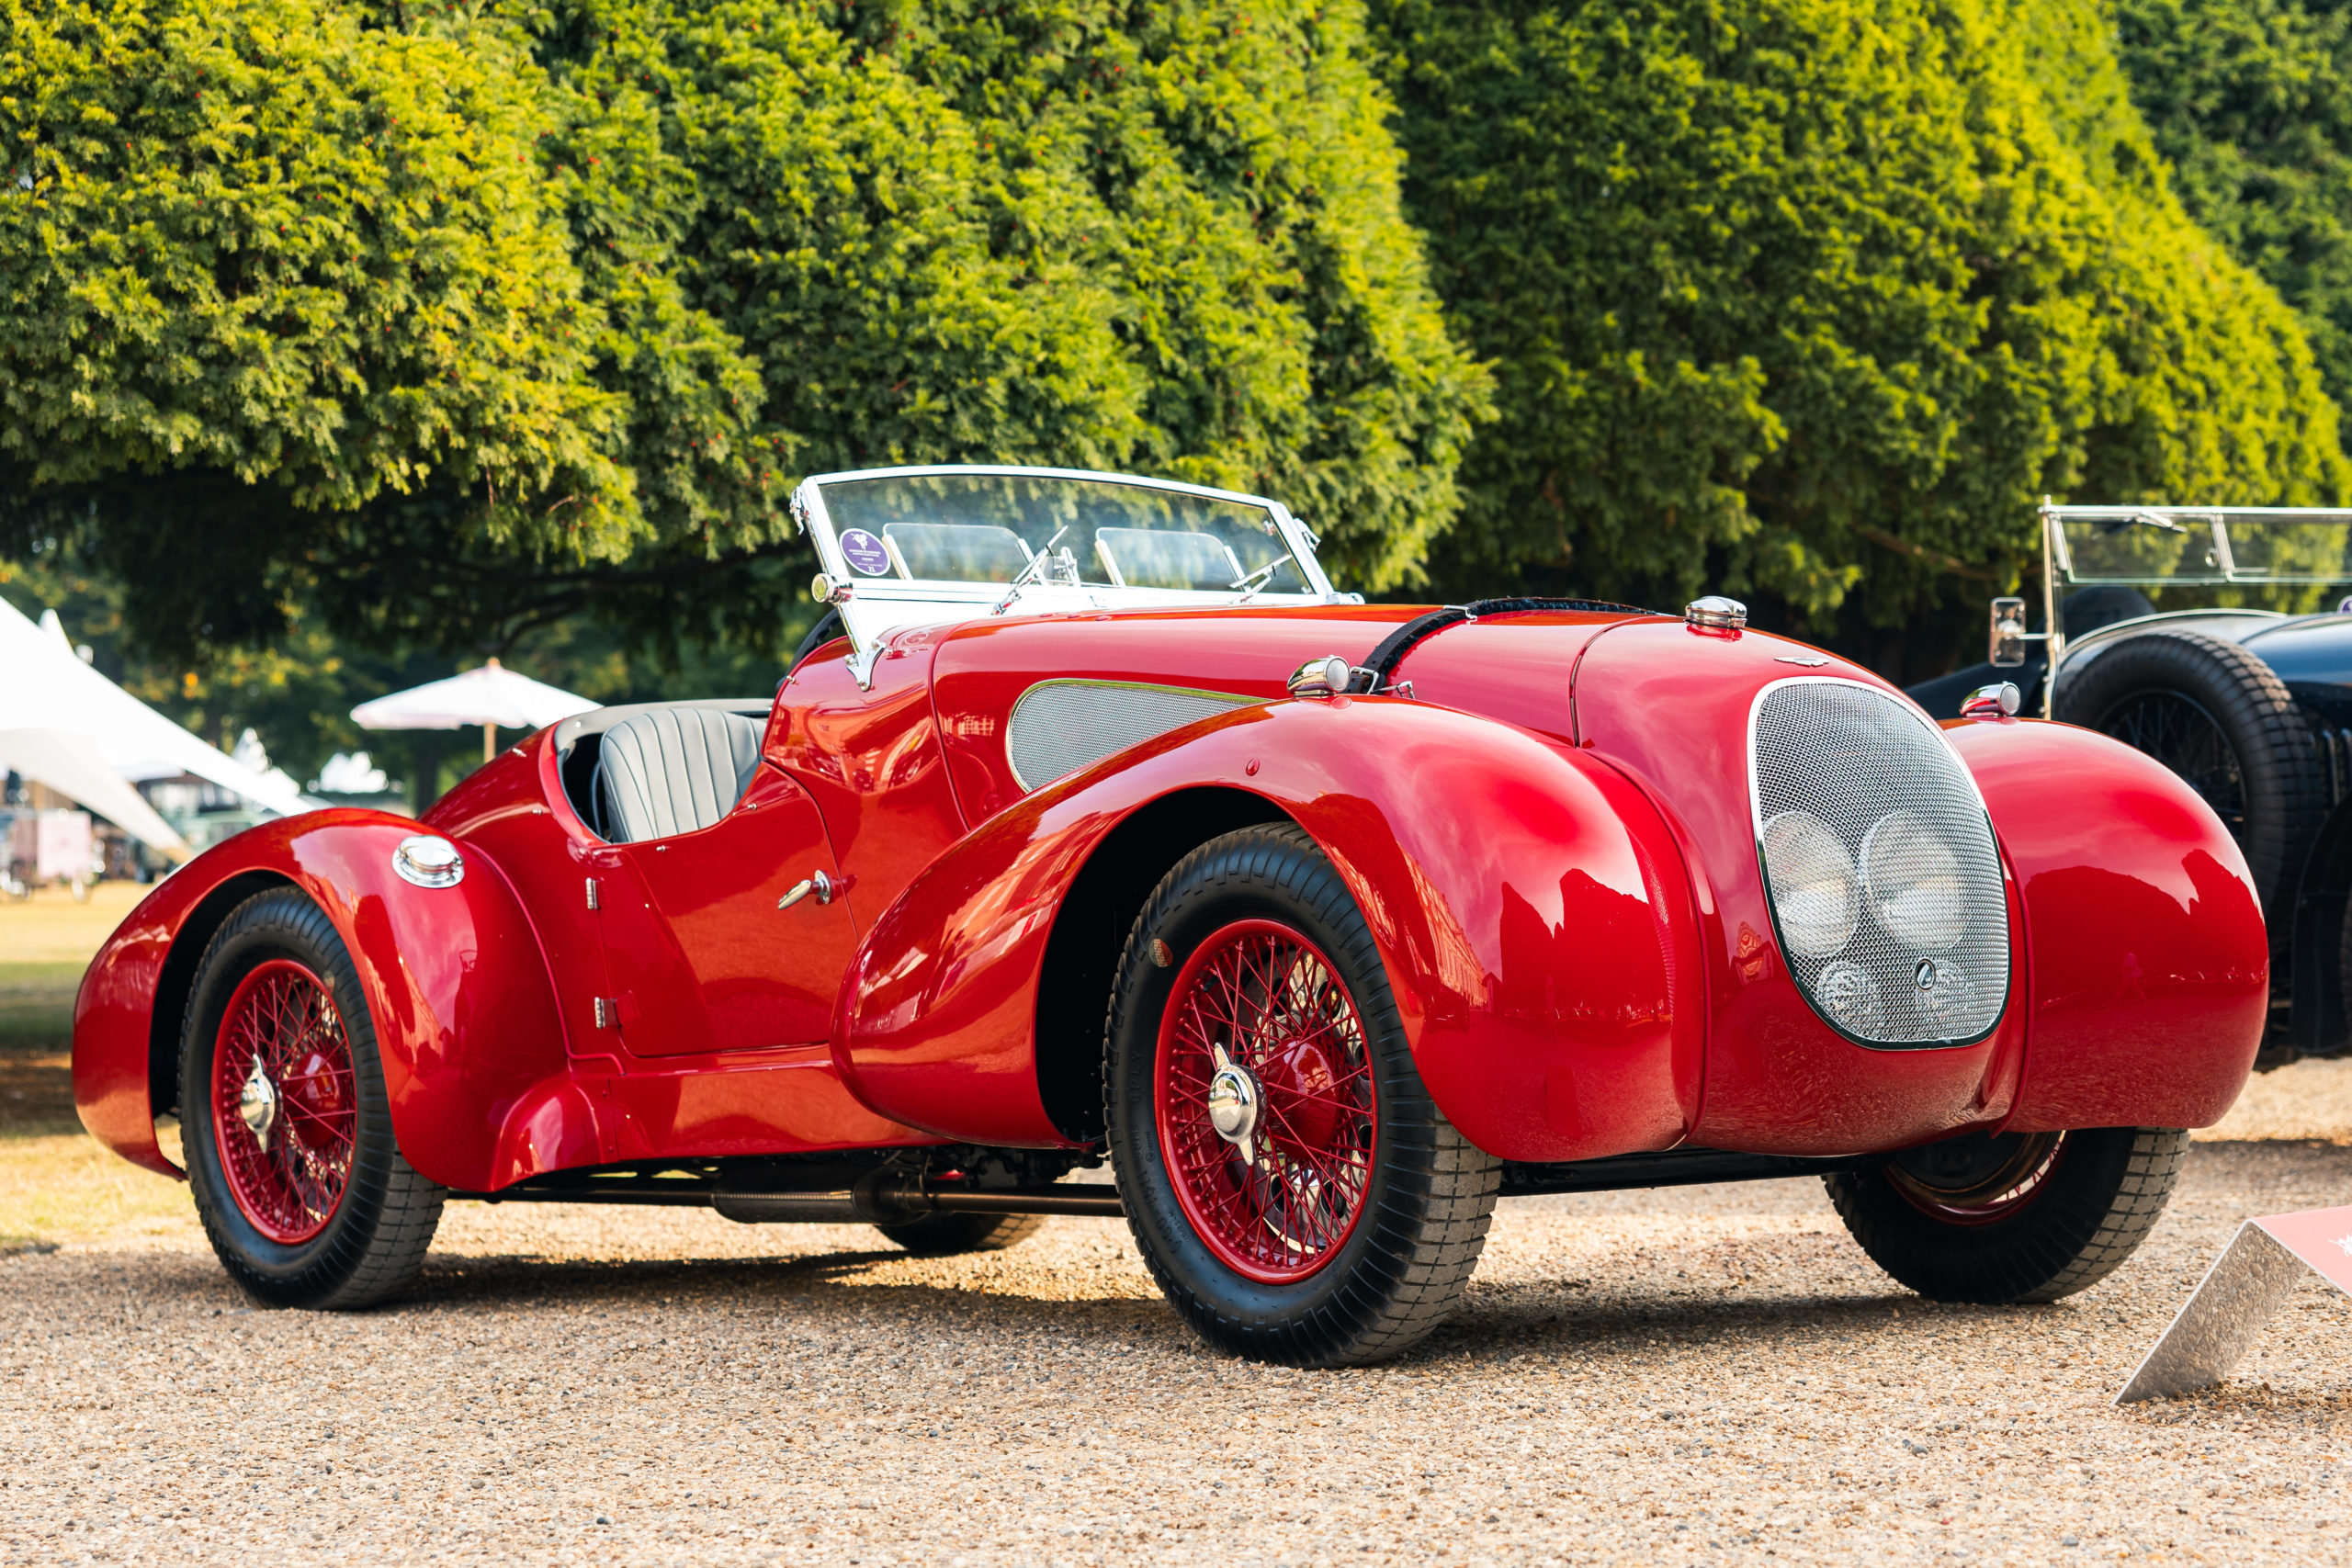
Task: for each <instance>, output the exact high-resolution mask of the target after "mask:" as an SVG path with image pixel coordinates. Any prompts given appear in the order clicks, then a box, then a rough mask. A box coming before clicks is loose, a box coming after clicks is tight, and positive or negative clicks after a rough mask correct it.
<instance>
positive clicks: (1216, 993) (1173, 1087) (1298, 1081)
mask: <svg viewBox="0 0 2352 1568" xmlns="http://www.w3.org/2000/svg"><path fill="white" fill-rule="evenodd" d="M1153 1099H1154V1102H1155V1105H1156V1108H1157V1112H1158V1125H1159V1141H1160V1148H1161V1150H1162V1153H1163V1157H1164V1158H1165V1159H1166V1161H1167V1166H1168V1170H1169V1174H1170V1178H1171V1180H1172V1182H1173V1185H1174V1187H1175V1190H1176V1195H1177V1200H1178V1201H1179V1202H1180V1203H1182V1206H1183V1210H1184V1213H1185V1217H1186V1218H1187V1219H1189V1220H1190V1221H1191V1222H1192V1224H1193V1229H1194V1230H1195V1231H1196V1232H1197V1233H1198V1234H1199V1235H1200V1237H1201V1239H1202V1240H1203V1241H1204V1242H1205V1243H1206V1244H1207V1246H1208V1247H1209V1248H1210V1250H1211V1251H1213V1252H1214V1253H1216V1256H1217V1258H1218V1259H1219V1260H1220V1261H1221V1262H1223V1263H1224V1264H1225V1265H1226V1267H1227V1268H1229V1269H1232V1270H1233V1271H1234V1272H1236V1273H1238V1274H1240V1275H1242V1276H1244V1277H1245V1278H1248V1279H1251V1280H1260V1281H1261V1282H1264V1283H1268V1284H1280V1283H1286V1282H1288V1281H1292V1280H1304V1279H1306V1278H1307V1277H1308V1276H1309V1275H1312V1274H1314V1273H1315V1272H1316V1271H1317V1270H1318V1269H1322V1268H1323V1267H1324V1266H1325V1265H1326V1264H1327V1263H1329V1261H1330V1260H1331V1258H1332V1257H1333V1256H1334V1255H1335V1254H1336V1253H1337V1252H1338V1251H1339V1249H1340V1247H1341V1246H1342V1245H1343V1244H1344V1243H1345V1242H1346V1241H1347V1239H1348V1237H1349V1236H1350V1235H1351V1234H1352V1233H1353V1232H1354V1230H1355V1227H1356V1223H1357V1221H1358V1220H1359V1219H1361V1218H1362V1217H1363V1211H1364V1207H1365V1198H1366V1194H1367V1191H1368V1190H1369V1188H1370V1186H1371V1179H1372V1156H1373V1150H1374V1146H1375V1144H1376V1140H1377V1136H1378V1132H1379V1107H1378V1097H1377V1095H1376V1093H1375V1092H1374V1080H1373V1071H1372V1061H1371V1056H1370V1053H1369V1050H1368V1046H1367V1043H1366V1040H1365V1037H1364V1026H1363V1018H1362V1017H1361V1016H1360V1015H1359V1013H1358V1011H1357V1010H1356V1005H1355V1002H1354V1000H1353V998H1351V997H1350V996H1349V994H1348V988H1347V986H1346V985H1345V983H1344V982H1343V981H1342V980H1341V979H1340V975H1339V971H1338V970H1337V968H1336V967H1335V966H1334V965H1333V964H1332V963H1331V961H1330V960H1329V958H1328V957H1326V956H1325V955H1324V953H1323V952H1322V950H1321V949H1320V948H1318V947H1317V946H1316V945H1315V943H1314V942H1311V941H1309V940H1308V939H1307V938H1306V936H1305V935H1304V934H1302V933H1301V932H1299V931H1295V930H1293V929H1292V928H1290V927H1289V926H1287V925H1284V924H1283V923H1281V922H1279V921H1276V920H1267V919H1249V920H1237V921H1235V922H1234V923H1233V924H1231V925H1228V926H1227V927H1225V928H1224V929H1223V930H1221V931H1216V932H1215V933H1213V934H1212V935H1210V936H1209V937H1208V938H1207V940H1205V941H1204V942H1202V943H1201V944H1200V946H1198V947H1197V948H1195V949H1194V950H1193V953H1192V956H1191V957H1190V958H1188V959H1187V960H1186V961H1185V964H1184V966H1183V968H1182V971H1180V972H1179V974H1178V975H1177V977H1176V982H1175V986H1174V987H1173V989H1172V991H1171V993H1170V998H1169V1002H1168V1006H1167V1010H1166V1011H1165V1012H1164V1013H1163V1014H1162V1015H1161V1022H1160V1032H1159V1054H1158V1065H1157V1072H1156V1077H1155V1082H1154V1095H1153ZM1221 1123H1222V1124H1221Z"/></svg>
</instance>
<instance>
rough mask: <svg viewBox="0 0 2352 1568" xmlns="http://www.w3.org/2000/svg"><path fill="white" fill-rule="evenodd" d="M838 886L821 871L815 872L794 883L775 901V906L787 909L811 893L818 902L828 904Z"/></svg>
mask: <svg viewBox="0 0 2352 1568" xmlns="http://www.w3.org/2000/svg"><path fill="white" fill-rule="evenodd" d="M840 886H841V885H840V884H839V883H837V882H835V881H834V880H833V879H832V878H831V877H830V876H827V875H826V874H824V873H823V872H821V871H820V872H816V873H814V874H811V875H810V876H809V879H808V880H807V881H806V882H801V883H797V884H795V885H794V886H793V889H792V891H791V892H789V893H786V895H785V896H784V897H781V898H779V899H777V900H776V901H775V907H776V908H779V909H789V908H792V907H793V906H794V905H795V904H797V903H799V902H800V900H802V899H803V898H806V897H809V895H810V894H811V893H814V894H815V895H816V896H817V902H818V903H820V904H830V903H831V902H832V901H833V894H834V893H835V892H836V891H838V890H839V888H840Z"/></svg>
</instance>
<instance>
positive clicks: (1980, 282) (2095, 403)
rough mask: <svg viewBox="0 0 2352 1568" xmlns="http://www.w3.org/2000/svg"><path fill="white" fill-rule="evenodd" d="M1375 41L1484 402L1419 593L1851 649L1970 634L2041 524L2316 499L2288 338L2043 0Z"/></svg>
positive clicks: (1474, 28) (1501, 20) (2331, 425)
mask: <svg viewBox="0 0 2352 1568" xmlns="http://www.w3.org/2000/svg"><path fill="white" fill-rule="evenodd" d="M2090 19H2091V20H2092V21H2093V22H2094V23H2095V22H2096V20H2097V18H2096V14H2095V13H2092V14H2091V18H2090ZM2082 20H2083V15H2082V13H2081V10H2080V8H2079V7H2077V6H2075V5H2074V4H2073V0H2034V3H2031V4H2028V3H2026V0H2018V3H2016V4H2005V3H2002V0H1945V3H1940V4H1939V3H1929V0H1592V3H1560V0H1502V3H1497V0H1479V3H1476V4H1470V3H1466V0H1381V3H1380V4H1379V5H1377V6H1375V8H1374V22H1375V26H1376V28H1377V30H1378V31H1379V32H1380V34H1381V35H1382V37H1383V39H1384V47H1385V50H1386V51H1387V52H1386V54H1385V70H1386V72H1387V73H1388V76H1389V79H1390V80H1391V82H1392V84H1393V85H1394V87H1395V90H1396V92H1397V97H1398V101H1399V104H1400V108H1401V118H1400V135H1401V138H1402V140H1403V141H1404V144H1405V147H1406V150H1407V154H1408V174H1407V181H1406V192H1407V209H1408V212H1409V213H1411V214H1412V216H1413V217H1414V218H1415V219H1416V220H1418V221H1419V223H1420V224H1421V225H1422V226H1423V227H1424V228H1425V229H1426V230H1427V231H1429V233H1430V236H1431V254H1432V256H1433V258H1434V259H1435V264H1436V265H1437V269H1438V271H1437V276H1438V278H1439V283H1440V287H1441V288H1442V291H1443V293H1444V294H1445V297H1446V299H1447V303H1448V307H1449V310H1450V311H1451V312H1452V315H1453V321H1455V323H1456V324H1457V326H1458V327H1459V328H1460V329H1461V330H1462V331H1463V332H1464V333H1465V334H1466V335H1467V336H1468V338H1469V340H1470V343H1471V344H1472V346H1473V347H1474V349H1475V350H1476V352H1477V353H1478V354H1480V355H1482V356H1487V357H1489V358H1491V360H1492V361H1493V362H1494V364H1495V367H1496V374H1497V378H1498V406H1499V409H1500V415H1501V417H1500V418H1499V420H1498V422H1497V423H1495V424H1493V425H1492V426H1490V427H1489V428H1487V429H1486V430H1485V431H1483V432H1482V433H1481V434H1479V435H1478V436H1477V437H1476V441H1475V443H1474V445H1473V446H1472V448H1471V451H1470V453H1469V455H1468V457H1467V458H1466V461H1465V466H1464V474H1463V486H1464V495H1465V508H1464V518H1463V522H1462V524H1461V525H1459V526H1458V527H1457V528H1456V530H1455V531H1454V533H1453V536H1451V537H1450V539H1449V540H1448V541H1447V542H1446V546H1445V547H1443V548H1442V551H1441V553H1440V556H1439V558H1438V561H1437V563H1436V570H1437V573H1438V581H1440V582H1441V583H1442V585H1444V586H1445V587H1446V588H1448V589H1449V590H1452V591H1453V592H1470V591H1472V588H1473V587H1474V586H1476V587H1477V588H1486V587H1487V586H1488V585H1492V584H1499V583H1503V582H1510V581H1518V582H1525V583H1529V584H1532V585H1544V586H1558V587H1563V588H1565V587H1569V586H1573V587H1575V588H1577V589H1578V590H1581V591H1583V592H1600V593H1609V594H1616V595H1635V596H1637V595H1644V594H1646V595H1650V596H1653V597H1656V598H1659V599H1666V600H1672V601H1675V602H1679V595H1682V594H1684V593H1686V592H1689V591H1691V590H1694V589H1697V588H1700V587H1702V585H1703V586H1712V587H1723V588H1728V589H1730V590H1732V591H1734V592H1742V593H1748V594H1753V595H1760V596H1762V597H1763V598H1764V600H1765V604H1764V605H1763V607H1764V608H1765V609H1766V611H1767V613H1768V615H1770V616H1771V617H1772V618H1780V619H1783V620H1784V621H1793V622H1795V623H1796V624H1797V625H1799V626H1804V627H1807V628H1810V629H1812V630H1815V631H1816V632H1826V631H1831V630H1834V629H1838V628H1843V629H1845V630H1846V631H1847V632H1848V633H1849V634H1850V635H1853V636H1855V637H1857V638H1858V639H1860V640H1862V641H1864V642H1865V643H1869V642H1871V641H1872V638H1871V630H1872V628H1903V627H1905V626H1913V625H1915V624H1916V621H1917V617H1918V616H1919V615H1921V614H1922V613H1923V611H1928V610H1932V609H1934V608H1936V607H1938V606H1942V607H1943V609H1944V612H1945V615H1946V616H1947V622H1948V624H1949V625H1951V626H1955V627H1966V626H1973V624H1974V623H1977V622H1981V618H1982V614H1983V612H1982V608H1981V600H1982V598H1983V596H1984V595H1985V593H1987V592H1993V591H1995V590H1996V587H1997V588H2001V589H2006V588H2007V586H2008V585H2009V584H2010V583H2011V582H2012V581H2015V579H2016V577H2017V574H2018V571H2019V570H2020V569H2021V568H2022V567H2023V566H2024V565H2025V564H2026V563H2027V561H2028V559H2029V558H2030V550H2031V544H2032V541H2033V539H2034V538H2035V530H2034V520H2033V516H2032V513H2031V507H2032V504H2033V502H2034V501H2035V499H2036V498H2037V497H2038V496H2039V495H2041V493H2042V492H2044V491H2056V492H2061V493H2064V494H2070V495H2078V496H2098V497H2099V498H2101V499H2153V498H2155V497H2158V496H2163V497H2167V498H2173V499H2182V500H2186V499H2188V498H2191V497H2195V498H2199V499H2205V498H2212V499H2224V498H2226V499H2231V500H2237V501H2246V502H2253V501H2264V502H2298V501H2318V500H2323V499H2333V498H2335V497H2337V496H2339V495H2341V494H2342V493H2343V492H2344V490H2345V484H2346V468H2345V464H2344V461H2343V458H2342V457H2341V455H2340V453H2339V452H2338V450H2337V445H2336V419H2335V407H2334V405H2333V403H2332V402H2330V401H2329V400H2328V399H2327V398H2326V397H2325V396H2324V395H2323V394H2322V392H2321V390H2320V388H2319V384H2318V381H2317V378H2316V376H2315V373H2314V369H2313V366H2312V355H2311V353H2310V349H2309V346H2308V344H2306V342H2305V341H2304V338H2303V336H2302V333H2301V330H2300V328H2299V326H2298V324H2297V322H2296V321H2295V320H2294V319H2293V317H2292V315H2291V314H2290V312H2289V311H2288V310H2285V309H2284V308H2283V307H2282V306H2281V305H2280V303H2279V301H2278V299H2277V298H2276V296H2275V295H2274V294H2273V293H2272V292H2271V291H2270V290H2269V289H2268V288H2267V287H2266V286H2264V285H2263V284H2261V283H2260V282H2259V281H2258V280H2257V279H2256V278H2254V277H2253V276H2250V275H2249V274H2248V273H2246V272H2245V269H2244V268H2242V267H2240V266H2239V265H2236V264H2235V263H2233V261H2231V260H2230V259H2229V258H2228V256H2227V255H2226V254H2224V253H2223V252H2222V250H2221V249H2220V248H2219V247H2218V246H2216V245H2215V244H2213V243H2211V241H2210V240H2209V239H2207V238H2206V237H2205V236H2204V235H2203V234H2202V233H2201V232H2199V231H2198V230H2197V229H2196V228H2195V227H2194V226H2193V225H2192V224H2191V223H2190V222H2189V221H2188V219H2187V217H2186V216H2185V215H2184V214H2183V213H2182V211H2181V209H2180V208H2179V206H2178V203H2177V201H2176V200H2175V199H2174V198H2173V197H2171V196H2170V195H2169V193H2168V191H2167V189H2166V187H2165V184H2164V182H2163V179H2162V176H2161V172H2160V170H2158V169H2157V167H2156V161H2155V159H2154V156H2153V154H2152V153H2151V152H2149V151H2148V149H2147V144H2146V139H2145V133H2144V131H2143V130H2142V129H2141V128H2140V127H2139V126H2138V124H2137V122H2136V120H2133V119H2131V118H2130V108H2129V105H2128V103H2123V102H2122V99H2121V95H2120V82H2121V78H2120V75H2119V74H2118V73H2116V70H2115V67H2114V63H2113V61H2112V57H2111V56H2110V55H2108V54H2107V53H2105V52H2104V47H2105V46H2104V41H2103V38H2102V36H2101V35H2100V34H2099V33H2098V29H2097V28H2096V27H2095V26H2093V27H2089V28H2080V29H2078V28H2077V26H2076V24H2077V23H2078V22H2081V21H2082ZM2064 73H2071V75H2068V76H2066V92H2065V95H2064V96H2065V99H2066V102H2065V103H2064V104H2053V98H2054V97H2056V96H2059V95H2057V94H2056V93H2055V92H2054V91H2053V90H2052V89H2051V88H2049V87H2046V86H2045V85H2044V83H2045V80H2047V79H2053V78H2056V77H2058V76H2060V75H2062V74H2064ZM2087 88H2098V89H2102V90H2104V91H2105V92H2106V95H2107V98H2108V99H2109V100H2111V103H2112V105H2114V106H2120V111H2121V125H2120V129H2119V126H2118V125H2117V124H2116V123H2111V122H2106V121H2098V120H2097V119H2096V118H2082V117H2081V115H2080V112H2079V111H2080V110H2081V109H2082V107H2083V105H2084V104H2085V103H2086V89H2087ZM2062 109H2064V110H2065V112H2060V111H2061V110H2062ZM2132 159H2136V160H2138V167H2136V168H2131V167H2123V166H2121V164H2120V162H2119V161H2120V160H2122V161H2129V160H2132ZM1775 601H1777V611H1776V607H1775V605H1774V603H1773V602H1775ZM1957 635H1964V633H1963V634H1957ZM1980 635H1981V634H1980ZM1911 641H1912V645H1913V647H1912V649H1911V651H1910V657H1911V658H1912V660H1913V661H1914V662H1915V663H1916V662H1918V661H1920V660H1922V659H1924V660H1925V661H1926V662H1928V663H1930V664H1932V663H1934V662H1936V661H1939V660H1943V659H1949V658H1950V657H1951V653H1952V651H1953V649H1952V648H1950V647H1945V646H1943V645H1944V644H1945V643H1951V642H1952V641H1953V638H1952V637H1943V638H1942V639H1941V640H1940V641H1938V640H1936V639H1931V638H1930V639H1923V638H1921V637H1917V635H1916V634H1915V635H1914V636H1913V637H1912V638H1911ZM1896 642H1897V639H1896V638H1895V637H1892V636H1883V637H1879V638H1877V639H1876V640H1875V646H1876V648H1877V649H1878V651H1879V652H1880V654H1881V659H1882V662H1883V663H1884V664H1885V665H1887V666H1888V667H1889V668H1890V670H1891V671H1895V672H1901V671H1902V668H1903V665H1904V662H1905V650H1903V649H1899V648H1898V647H1897V646H1896ZM1923 642H1925V643H1927V644H1928V646H1926V647H1925V648H1924V649H1921V648H1920V646H1919V645H1920V644H1921V643H1923Z"/></svg>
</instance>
